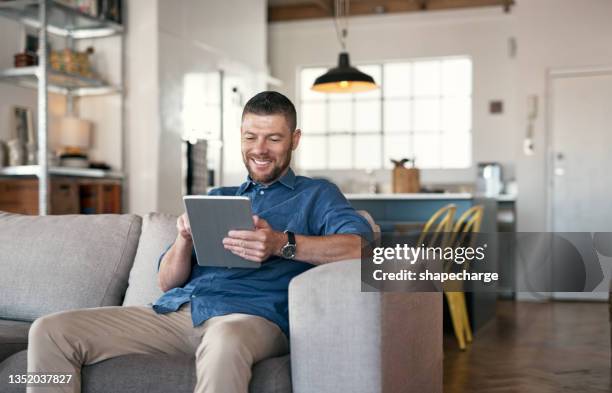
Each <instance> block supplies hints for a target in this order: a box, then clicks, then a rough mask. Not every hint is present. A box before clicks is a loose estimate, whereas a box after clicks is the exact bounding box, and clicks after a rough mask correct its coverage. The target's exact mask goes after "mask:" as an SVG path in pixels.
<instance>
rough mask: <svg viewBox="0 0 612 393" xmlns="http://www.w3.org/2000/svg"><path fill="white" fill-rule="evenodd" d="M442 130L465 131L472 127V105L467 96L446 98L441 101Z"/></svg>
mask: <svg viewBox="0 0 612 393" xmlns="http://www.w3.org/2000/svg"><path fill="white" fill-rule="evenodd" d="M443 105H444V106H443V110H442V113H443V114H444V115H443V119H442V128H443V129H444V131H462V132H466V131H469V130H470V129H471V128H472V106H471V99H469V98H448V99H446V100H444V102H443Z"/></svg>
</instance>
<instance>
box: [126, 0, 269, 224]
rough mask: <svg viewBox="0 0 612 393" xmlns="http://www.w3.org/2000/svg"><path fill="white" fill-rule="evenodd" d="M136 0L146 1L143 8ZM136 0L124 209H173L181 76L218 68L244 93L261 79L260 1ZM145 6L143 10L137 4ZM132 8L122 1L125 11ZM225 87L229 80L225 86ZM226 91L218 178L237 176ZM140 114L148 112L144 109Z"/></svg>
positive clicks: (178, 189) (178, 192)
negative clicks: (221, 164) (127, 193)
mask: <svg viewBox="0 0 612 393" xmlns="http://www.w3.org/2000/svg"><path fill="white" fill-rule="evenodd" d="M144 3H146V4H147V6H146V7H144ZM151 3H152V2H150V1H143V0H136V1H135V2H132V1H130V2H128V4H130V7H134V10H133V11H132V12H129V14H128V17H129V18H130V19H129V21H128V23H129V24H128V26H129V29H128V34H127V37H128V38H127V40H128V53H129V58H128V59H127V60H126V61H127V62H128V63H127V65H128V82H127V86H128V89H129V90H128V103H129V105H128V107H127V108H126V111H127V117H128V119H130V121H129V124H128V134H129V135H130V138H129V139H130V146H129V148H128V153H127V154H128V157H129V161H130V162H131V163H133V165H131V166H130V167H129V168H128V170H129V177H130V181H129V187H130V195H131V197H130V203H129V211H130V212H134V213H141V214H142V213H146V212H148V211H159V212H167V213H175V214H177V213H180V212H182V211H183V205H182V198H181V197H182V185H183V179H182V136H183V131H184V129H183V121H182V116H181V114H182V104H183V92H184V88H185V85H184V83H185V79H184V77H185V75H187V74H189V73H207V72H211V71H217V70H223V71H224V72H225V75H226V77H227V81H228V83H229V82H231V85H237V86H240V89H241V91H242V92H243V94H244V95H245V96H247V98H248V97H250V95H252V94H253V93H254V92H256V91H257V90H261V89H262V88H263V87H264V86H265V85H264V84H263V83H261V78H260V76H261V74H262V73H265V70H266V24H267V22H266V1H265V0H255V1H254V0H228V1H224V2H219V1H215V0H206V1H201V0H183V1H181V2H176V1H171V0H158V1H156V2H154V3H155V4H151ZM143 7H144V8H146V10H145V11H146V12H144V13H143V12H142V11H143ZM131 9H132V8H130V10H131ZM227 87H228V88H230V87H231V86H230V85H228V86H227ZM232 98H233V97H232V96H231V95H229V94H228V95H227V97H226V108H228V109H229V110H226V113H225V116H224V119H225V123H226V136H227V138H226V143H225V160H224V169H225V170H224V184H235V183H236V181H237V179H240V180H242V179H243V176H244V173H243V166H242V164H241V160H240V155H239V147H240V146H239V138H238V137H237V136H238V135H239V133H238V129H235V130H233V128H236V122H235V119H236V117H237V116H238V117H239V113H236V111H235V110H234V109H235V108H233V107H232V105H230V104H231V102H232ZM146 114H148V117H146V119H145V116H146Z"/></svg>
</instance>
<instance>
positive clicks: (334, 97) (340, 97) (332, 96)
mask: <svg viewBox="0 0 612 393" xmlns="http://www.w3.org/2000/svg"><path fill="white" fill-rule="evenodd" d="M326 96H327V98H329V100H330V101H350V100H352V99H353V94H351V93H326Z"/></svg>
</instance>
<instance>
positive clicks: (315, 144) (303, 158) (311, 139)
mask: <svg viewBox="0 0 612 393" xmlns="http://www.w3.org/2000/svg"><path fill="white" fill-rule="evenodd" d="M325 145H326V137H325V136H312V135H304V136H302V138H301V139H300V145H299V147H298V149H297V153H298V154H297V158H298V165H299V167H300V168H301V169H326V156H327V152H326V148H325Z"/></svg>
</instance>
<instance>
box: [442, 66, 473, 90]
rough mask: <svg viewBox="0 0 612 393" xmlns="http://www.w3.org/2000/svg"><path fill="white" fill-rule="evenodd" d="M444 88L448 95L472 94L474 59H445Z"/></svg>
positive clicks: (443, 68)
mask: <svg viewBox="0 0 612 393" xmlns="http://www.w3.org/2000/svg"><path fill="white" fill-rule="evenodd" d="M442 88H443V94H444V95H446V96H464V97H465V96H469V95H471V94H472V61H471V60H470V59H452V60H445V61H444V62H443V63H442Z"/></svg>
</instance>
